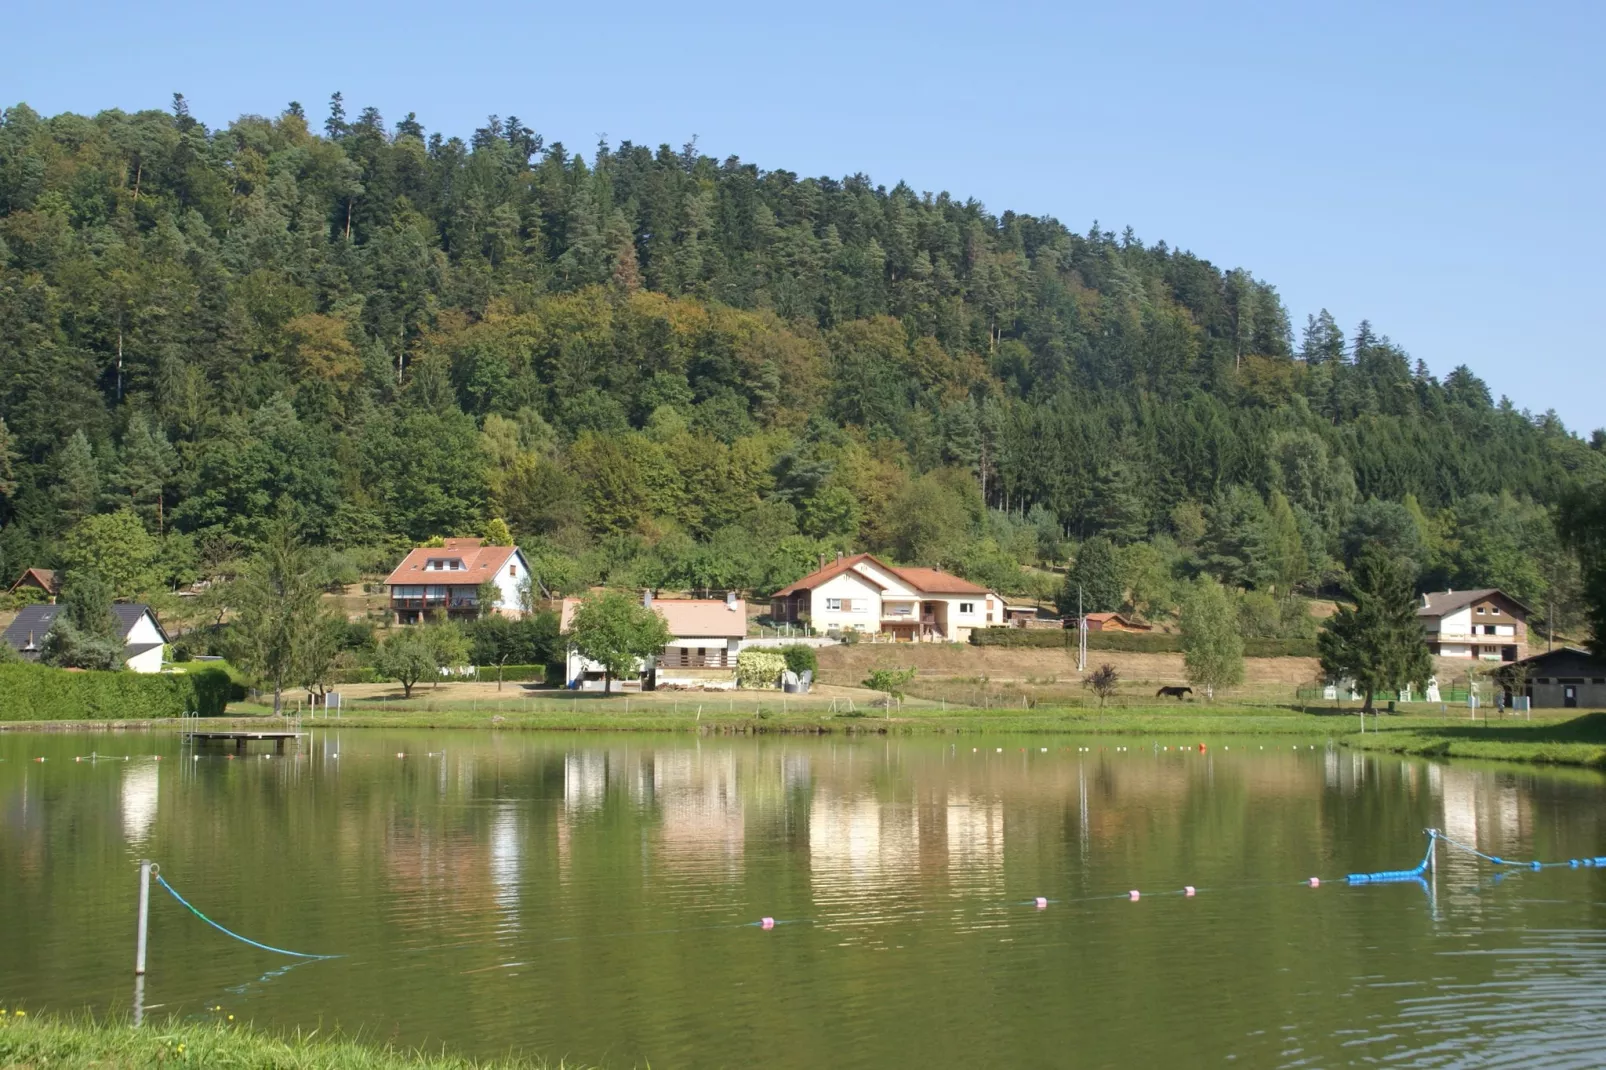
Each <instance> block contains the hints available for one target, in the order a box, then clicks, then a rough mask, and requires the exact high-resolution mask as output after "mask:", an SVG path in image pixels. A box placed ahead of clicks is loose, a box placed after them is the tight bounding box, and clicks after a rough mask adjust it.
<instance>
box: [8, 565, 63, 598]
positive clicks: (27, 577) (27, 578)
mask: <svg viewBox="0 0 1606 1070" xmlns="http://www.w3.org/2000/svg"><path fill="white" fill-rule="evenodd" d="M24 590H35V591H39V592H40V593H42V594H43V595H44V596H45V598H46V600H48V601H51V602H54V601H55V600H56V595H57V594H59V593H60V591H61V580H60V578H58V577H57V576H56V571H55V569H49V568H30V569H29V570H28V571H27V572H24V573H23V574H22V576H21V577H20V578H19V579H18V580H17V582H16V583H13V584H12V585H11V588H10V590H9V592H8V593H10V594H16V593H17V592H18V591H24Z"/></svg>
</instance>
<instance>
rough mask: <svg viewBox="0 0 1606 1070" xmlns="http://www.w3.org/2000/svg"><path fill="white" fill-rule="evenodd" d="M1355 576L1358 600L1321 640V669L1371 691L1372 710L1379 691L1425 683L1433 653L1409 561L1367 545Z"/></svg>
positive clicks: (1353, 585) (1340, 613) (1334, 619)
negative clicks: (1419, 616) (1424, 631)
mask: <svg viewBox="0 0 1606 1070" xmlns="http://www.w3.org/2000/svg"><path fill="white" fill-rule="evenodd" d="M1352 577H1353V578H1352V582H1351V585H1350V594H1351V595H1352V596H1353V597H1354V599H1355V605H1353V606H1340V607H1339V609H1338V612H1336V613H1334V614H1333V616H1331V617H1329V618H1328V620H1327V626H1326V628H1325V629H1323V631H1322V633H1321V634H1320V635H1318V636H1317V637H1316V642H1317V646H1318V647H1319V649H1320V650H1321V656H1322V672H1323V673H1324V674H1326V676H1327V678H1328V679H1329V680H1334V681H1337V680H1342V679H1345V678H1349V679H1352V680H1354V681H1355V686H1356V687H1357V688H1359V689H1360V690H1361V691H1362V692H1363V693H1364V694H1365V696H1366V701H1365V705H1364V706H1363V711H1366V712H1370V711H1371V709H1372V693H1373V692H1374V691H1388V692H1394V691H1399V690H1400V689H1402V688H1404V687H1406V686H1407V685H1418V684H1423V683H1425V682H1426V681H1427V679H1428V677H1429V676H1431V675H1433V658H1432V656H1431V655H1430V654H1429V653H1428V646H1427V641H1426V640H1425V639H1424V638H1423V634H1422V624H1421V622H1420V621H1418V620H1417V616H1416V595H1415V591H1414V588H1413V581H1412V570H1411V568H1410V567H1409V563H1408V562H1407V561H1406V560H1405V559H1404V558H1402V557H1400V556H1398V555H1395V554H1389V553H1386V552H1385V551H1383V550H1381V549H1379V548H1378V547H1375V546H1368V547H1367V548H1366V549H1365V550H1363V551H1362V552H1361V554H1360V557H1359V558H1358V559H1357V560H1356V562H1355V567H1354V569H1353V571H1352Z"/></svg>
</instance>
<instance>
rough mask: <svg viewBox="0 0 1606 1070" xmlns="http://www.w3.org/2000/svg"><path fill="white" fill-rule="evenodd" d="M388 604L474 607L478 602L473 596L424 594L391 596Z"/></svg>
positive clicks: (411, 607) (433, 607) (394, 606)
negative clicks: (407, 596)
mask: <svg viewBox="0 0 1606 1070" xmlns="http://www.w3.org/2000/svg"><path fill="white" fill-rule="evenodd" d="M390 606H391V608H392V609H475V608H477V607H478V606H479V602H478V600H476V599H473V598H456V597H452V598H447V597H443V596H441V595H426V596H424V597H421V598H400V597H397V598H392V599H391V600H390Z"/></svg>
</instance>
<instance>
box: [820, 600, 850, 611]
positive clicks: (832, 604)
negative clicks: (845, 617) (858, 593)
mask: <svg viewBox="0 0 1606 1070" xmlns="http://www.w3.org/2000/svg"><path fill="white" fill-rule="evenodd" d="M844 602H848V603H850V604H851V600H850V599H847V598H827V599H826V600H825V611H826V612H827V613H841V612H842V611H843V610H844V608H845V607H844V606H843V603H844Z"/></svg>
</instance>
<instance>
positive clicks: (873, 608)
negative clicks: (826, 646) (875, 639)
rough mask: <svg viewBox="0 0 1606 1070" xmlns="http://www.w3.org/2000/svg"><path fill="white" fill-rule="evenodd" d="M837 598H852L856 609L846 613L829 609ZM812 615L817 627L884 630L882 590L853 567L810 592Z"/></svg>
mask: <svg viewBox="0 0 1606 1070" xmlns="http://www.w3.org/2000/svg"><path fill="white" fill-rule="evenodd" d="M834 598H850V599H852V600H853V602H852V604H853V609H852V610H851V611H849V612H846V613H844V612H842V611H841V610H833V609H827V608H826V606H828V605H829V604H830V600H831V599H834ZM809 618H810V620H811V621H813V624H814V628H815V630H816V631H822V632H824V631H830V630H832V629H838V630H841V631H848V630H850V629H852V630H857V631H861V632H878V631H880V630H881V592H880V591H878V590H876V588H875V584H873V583H870V582H869V581H868V580H866V579H865V578H864V577H863V576H860V575H859V574H858V573H856V572H854V571H852V570H851V569H850V570H849V571H847V572H844V573H842V574H841V575H839V576H832V577H831V578H830V579H828V580H826V581H825V582H824V583H822V584H820V585H819V586H818V587H816V588H814V590H813V591H811V592H809Z"/></svg>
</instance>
